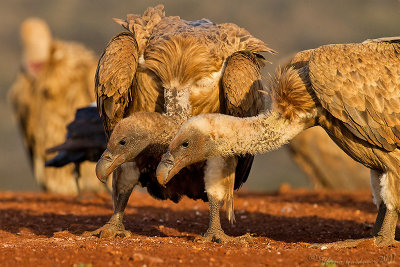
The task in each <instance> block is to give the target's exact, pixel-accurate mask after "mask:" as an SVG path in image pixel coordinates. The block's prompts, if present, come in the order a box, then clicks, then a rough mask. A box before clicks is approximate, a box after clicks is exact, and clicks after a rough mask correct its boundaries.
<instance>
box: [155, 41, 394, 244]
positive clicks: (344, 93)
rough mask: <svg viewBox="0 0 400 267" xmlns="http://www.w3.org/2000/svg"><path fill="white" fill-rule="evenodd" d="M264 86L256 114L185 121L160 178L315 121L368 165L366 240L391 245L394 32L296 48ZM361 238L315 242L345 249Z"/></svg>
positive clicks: (257, 147)
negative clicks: (264, 99)
mask: <svg viewBox="0 0 400 267" xmlns="http://www.w3.org/2000/svg"><path fill="white" fill-rule="evenodd" d="M271 90H272V98H273V99H272V102H273V104H272V110H271V111H269V112H266V113H264V114H260V115H258V116H255V117H252V118H235V117H231V116H226V115H217V114H208V115H200V116H198V117H195V118H192V119H190V120H188V121H187V122H186V123H185V124H184V125H183V126H182V127H181V129H180V130H179V132H178V134H177V135H176V136H175V137H174V139H173V141H172V142H171V144H170V146H169V150H168V152H167V153H166V154H165V156H164V157H163V160H162V162H161V163H160V166H159V167H160V168H162V171H161V172H160V173H159V174H160V176H161V177H160V178H161V179H165V180H168V179H170V177H169V176H171V175H168V170H170V173H172V174H174V173H176V172H177V171H178V170H179V169H181V168H183V167H185V166H187V165H189V164H192V163H195V162H198V161H202V160H205V159H207V158H210V157H216V156H223V157H229V156H232V155H246V154H251V155H255V154H257V153H265V152H268V151H271V150H273V149H277V148H279V147H281V146H282V145H283V144H285V143H287V142H288V141H290V140H291V139H292V138H293V137H295V136H296V135H297V134H298V133H300V132H302V131H303V130H305V129H307V128H310V127H312V126H317V125H319V126H321V127H322V128H323V129H325V130H326V131H327V133H328V134H329V135H330V137H331V138H332V139H333V140H334V141H335V142H336V144H337V145H338V146H339V147H340V148H342V149H343V150H344V151H345V152H346V153H347V154H348V155H350V156H351V157H352V158H353V159H354V160H356V161H358V162H360V163H362V164H364V165H365V166H367V167H368V168H370V169H371V185H372V189H373V195H374V201H375V203H376V205H377V207H378V216H377V219H376V222H375V225H374V227H373V238H369V239H367V240H368V242H370V241H372V242H373V244H374V245H376V246H389V245H392V244H394V243H395V242H396V241H395V240H394V236H395V229H396V223H397V218H398V211H399V208H400V192H399V190H400V177H399V175H400V173H399V172H400V168H399V166H400V150H399V146H400V37H393V38H381V39H374V40H367V41H365V42H364V43H356V44H335V45H325V46H322V47H319V48H316V49H313V50H307V51H303V52H300V53H298V54H297V55H296V56H295V58H294V59H293V61H292V63H291V64H290V65H289V66H286V67H285V68H282V69H280V70H279V71H278V72H277V73H276V75H275V77H274V78H273V80H272V84H271ZM165 166H168V170H165V168H166V167H165ZM349 179H351V177H349ZM363 240H366V239H361V240H346V241H339V242H335V243H329V244H316V245H315V246H317V247H351V246H357V245H358V244H359V243H360V242H361V241H363Z"/></svg>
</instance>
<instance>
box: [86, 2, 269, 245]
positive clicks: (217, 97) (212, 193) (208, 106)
mask: <svg viewBox="0 0 400 267" xmlns="http://www.w3.org/2000/svg"><path fill="white" fill-rule="evenodd" d="M116 21H117V22H118V23H120V24H121V25H122V26H124V27H125V28H126V29H128V30H129V32H124V33H121V34H118V35H117V36H116V37H114V38H113V39H112V40H111V41H110V43H109V44H108V45H107V47H106V49H105V51H104V53H103V55H102V57H101V59H100V61H99V66H98V70H97V74H96V93H97V100H98V101H97V103H98V108H99V111H100V114H101V116H102V118H103V120H104V125H105V129H106V133H107V135H108V136H110V135H111V133H112V132H113V130H114V127H115V125H117V123H118V122H120V121H121V120H122V119H123V118H125V117H128V116H130V115H132V114H134V113H135V112H138V111H147V112H159V113H165V116H170V115H171V114H174V115H173V118H174V119H176V120H177V121H179V123H181V122H182V121H183V120H185V119H186V118H187V117H189V116H192V115H197V114H200V113H225V114H230V115H234V116H241V117H245V116H253V115H255V114H257V113H258V112H260V111H261V109H262V106H263V101H261V97H260V94H259V92H258V90H260V89H262V85H261V83H260V79H261V78H260V74H259V68H260V66H261V65H262V64H263V58H262V57H261V56H259V55H258V54H257V52H262V51H266V52H273V51H272V50H271V49H269V48H268V47H267V46H266V45H265V44H264V43H263V42H262V41H260V40H258V39H256V38H254V37H253V36H251V35H250V33H249V32H247V31H246V30H244V29H242V28H240V27H238V26H236V25H234V24H229V23H228V24H219V25H216V24H214V23H212V22H210V21H209V20H205V19H203V20H199V21H185V20H182V19H180V18H179V17H165V15H164V12H163V7H162V6H157V7H155V8H148V9H147V10H146V11H145V13H144V15H143V16H138V15H128V16H127V19H126V21H123V20H116ZM239 51H242V52H239ZM235 52H239V53H237V58H238V59H237V60H235V61H234V62H236V63H233V62H232V65H233V64H237V66H231V67H229V63H228V66H227V62H228V61H229V59H230V58H231V56H232V55H233V54H235ZM240 62H241V64H244V65H243V66H241V65H240ZM183 95H186V96H188V97H186V98H185V97H183ZM185 101H188V102H189V104H185ZM178 103H180V104H183V105H184V106H189V107H190V112H189V114H187V111H185V110H181V109H180V106H179V105H177V104H178ZM143 126H146V125H143ZM135 129H136V128H135ZM165 131H166V132H168V133H169V134H171V136H173V134H174V131H176V128H175V129H173V127H171V129H165ZM154 134H156V133H154ZM139 135H140V133H139ZM169 138H170V137H169ZM121 141H122V140H121ZM122 144H125V142H122ZM122 144H120V145H122ZM109 146H110V147H111V145H109ZM138 151H140V149H139V150H138ZM161 152H164V151H160V152H157V153H161ZM145 153H146V150H144V152H143V154H145ZM149 155H150V154H148V155H145V156H147V157H148V156H149ZM160 156H161V155H158V154H157V155H154V156H153V155H152V156H151V158H152V159H153V160H152V161H150V160H149V161H148V164H147V166H146V168H145V169H143V166H139V165H140V164H138V163H137V162H135V163H132V162H129V163H124V164H122V165H121V166H119V167H118V168H117V169H116V171H115V172H114V176H113V190H114V214H113V216H112V218H111V219H110V221H109V222H108V223H107V224H106V225H105V226H103V227H102V228H100V229H98V230H96V231H94V232H92V233H93V234H100V235H103V234H104V235H107V236H109V235H115V234H119V233H121V234H126V233H127V232H126V231H125V229H124V227H123V224H122V215H123V211H124V208H125V206H126V203H127V200H128V198H129V196H130V194H131V191H132V189H133V187H134V186H135V185H136V184H137V183H138V182H140V181H142V179H143V178H142V176H144V175H147V176H149V177H148V178H145V179H146V180H147V181H151V183H154V182H156V179H155V178H156V177H155V169H156V167H157V163H158V161H159V159H160ZM109 157H110V154H109V153H106V154H105V155H104V157H103V159H106V160H114V158H113V159H110V158H109ZM125 160H127V161H131V160H132V158H127V159H125ZM252 160H253V157H252V156H243V157H239V158H237V157H231V158H227V159H215V160H211V161H210V162H209V163H208V164H207V166H208V167H207V168H206V169H207V170H208V171H206V172H208V174H206V175H205V177H204V179H205V181H204V182H205V189H206V191H207V196H208V200H209V201H210V208H211V209H212V211H211V214H212V215H211V221H212V222H214V221H215V222H218V223H217V224H216V225H213V227H210V228H209V231H207V233H206V239H207V240H212V239H217V240H220V241H224V240H227V239H228V237H227V236H225V234H224V232H223V231H222V229H221V227H220V225H219V208H220V205H221V204H222V201H223V200H224V199H225V190H226V189H225V187H224V186H223V184H224V183H226V181H225V180H226V179H231V180H232V177H233V179H235V177H234V175H233V173H234V172H236V173H237V174H238V175H236V183H237V186H238V185H240V184H241V183H242V182H243V181H245V180H246V178H247V176H248V172H249V170H250V167H251V163H252ZM120 163H121V162H120ZM224 165H227V166H224ZM227 168H230V170H229V171H228V174H229V175H228V176H230V178H229V177H225V176H224V175H226V174H225V173H223V172H222V171H223V170H224V169H227ZM102 169H103V170H105V169H106V168H102V167H99V168H98V174H100V175H99V176H100V177H103V178H105V177H104V175H103V174H104V173H105V174H108V173H109V170H108V171H105V172H104V173H103V174H101V172H100V170H102ZM185 173H186V174H185ZM185 173H184V174H182V175H187V176H188V178H192V179H188V178H185V179H183V178H182V180H183V181H184V182H185V183H194V184H199V182H198V181H195V180H197V179H201V176H202V175H203V174H202V173H200V175H201V176H200V177H199V174H198V172H197V171H196V172H191V171H190V169H189V170H187V171H186V172H185ZM225 178H226V179H225ZM201 183H203V182H201ZM201 183H200V184H201ZM231 184H233V183H231ZM157 186H159V185H157ZM171 186H172V185H171ZM148 188H149V185H148ZM160 188H161V187H160ZM171 188H173V187H171ZM184 188H187V192H185V193H184V194H185V195H188V196H190V195H196V196H197V195H199V196H201V194H200V192H199V191H198V190H199V188H200V187H197V186H196V187H194V188H192V189H190V187H189V186H188V185H187V186H184ZM167 189H168V186H167ZM190 190H196V191H195V192H198V193H194V192H190ZM232 190H233V188H232ZM161 192H163V190H161V191H160V193H157V194H159V195H157V194H155V193H154V192H153V196H156V197H158V198H161V199H162V198H165V197H163V195H162V194H163V193H161ZM202 198H203V199H204V197H202ZM228 209H229V208H228ZM216 210H218V215H216V213H217V212H216ZM214 214H215V215H214ZM231 215H233V214H231ZM217 216H218V217H217Z"/></svg>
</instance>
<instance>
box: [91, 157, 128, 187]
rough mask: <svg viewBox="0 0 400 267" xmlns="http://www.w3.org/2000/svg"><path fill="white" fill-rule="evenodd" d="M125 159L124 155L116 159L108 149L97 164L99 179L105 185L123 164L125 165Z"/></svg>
mask: <svg viewBox="0 0 400 267" xmlns="http://www.w3.org/2000/svg"><path fill="white" fill-rule="evenodd" d="M124 162H125V160H124V157H122V155H118V156H117V157H114V156H113V155H112V154H111V153H110V152H109V151H108V149H106V150H105V151H104V152H103V155H101V158H100V159H99V161H98V162H97V164H96V176H97V178H98V179H99V180H100V181H101V182H103V183H105V182H106V181H107V178H108V176H109V175H110V174H111V173H112V172H113V171H114V170H115V169H116V168H117V167H119V166H120V165H121V164H122V163H124Z"/></svg>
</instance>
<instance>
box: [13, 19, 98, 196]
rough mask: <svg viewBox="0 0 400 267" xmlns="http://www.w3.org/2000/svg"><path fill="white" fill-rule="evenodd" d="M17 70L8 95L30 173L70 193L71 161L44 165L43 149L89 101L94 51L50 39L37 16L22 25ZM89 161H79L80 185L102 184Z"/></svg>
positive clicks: (73, 189)
mask: <svg viewBox="0 0 400 267" xmlns="http://www.w3.org/2000/svg"><path fill="white" fill-rule="evenodd" d="M21 38H22V44H23V58H22V66H21V71H20V73H19V74H18V77H17V80H16V82H15V83H14V85H13V86H12V88H11V91H10V100H11V102H12V105H13V108H14V113H15V117H16V119H17V121H18V123H19V126H20V129H21V131H22V135H23V138H24V144H25V147H26V149H27V151H28V153H29V158H30V162H31V165H32V168H33V172H34V176H35V178H36V180H37V181H38V183H39V184H40V185H41V186H42V187H43V188H45V189H46V190H48V191H51V192H57V193H69V194H71V193H75V192H76V186H75V182H74V180H75V178H74V173H73V169H74V168H73V166H66V167H63V168H57V169H56V168H46V169H45V166H44V164H45V161H46V160H48V159H50V157H51V156H52V155H46V149H47V148H50V147H53V146H55V145H58V144H60V143H62V142H63V141H64V138H65V135H66V125H67V124H68V123H70V122H71V121H72V120H73V119H74V113H75V110H76V109H77V108H78V107H83V106H87V105H89V104H90V103H91V102H93V101H94V94H93V88H94V74H95V69H96V65H97V61H96V57H95V56H94V54H93V53H92V52H91V51H89V50H87V49H86V48H85V47H83V46H82V45H80V44H77V43H73V42H65V41H60V40H55V39H53V37H52V35H51V33H50V30H49V27H48V26H47V24H46V23H45V22H44V21H42V20H41V19H38V18H30V19H27V20H25V21H24V22H23V23H22V25H21ZM93 169H94V165H93V163H91V164H86V163H85V164H83V167H82V173H83V176H84V178H83V179H81V182H82V189H83V190H98V189H100V190H104V189H103V188H104V187H103V186H102V185H101V184H100V183H98V181H97V179H96V177H95V175H94V171H93Z"/></svg>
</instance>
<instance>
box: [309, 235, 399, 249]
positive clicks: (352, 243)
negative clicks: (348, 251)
mask: <svg viewBox="0 0 400 267" xmlns="http://www.w3.org/2000/svg"><path fill="white" fill-rule="evenodd" d="M398 243H399V242H398V241H396V240H394V239H389V238H385V237H383V236H376V237H372V238H362V239H348V240H344V241H337V242H332V243H321V244H311V245H310V246H308V247H309V248H319V249H327V248H336V249H339V248H354V247H357V246H358V245H360V244H370V245H372V246H376V247H388V246H395V245H397V244H398Z"/></svg>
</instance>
